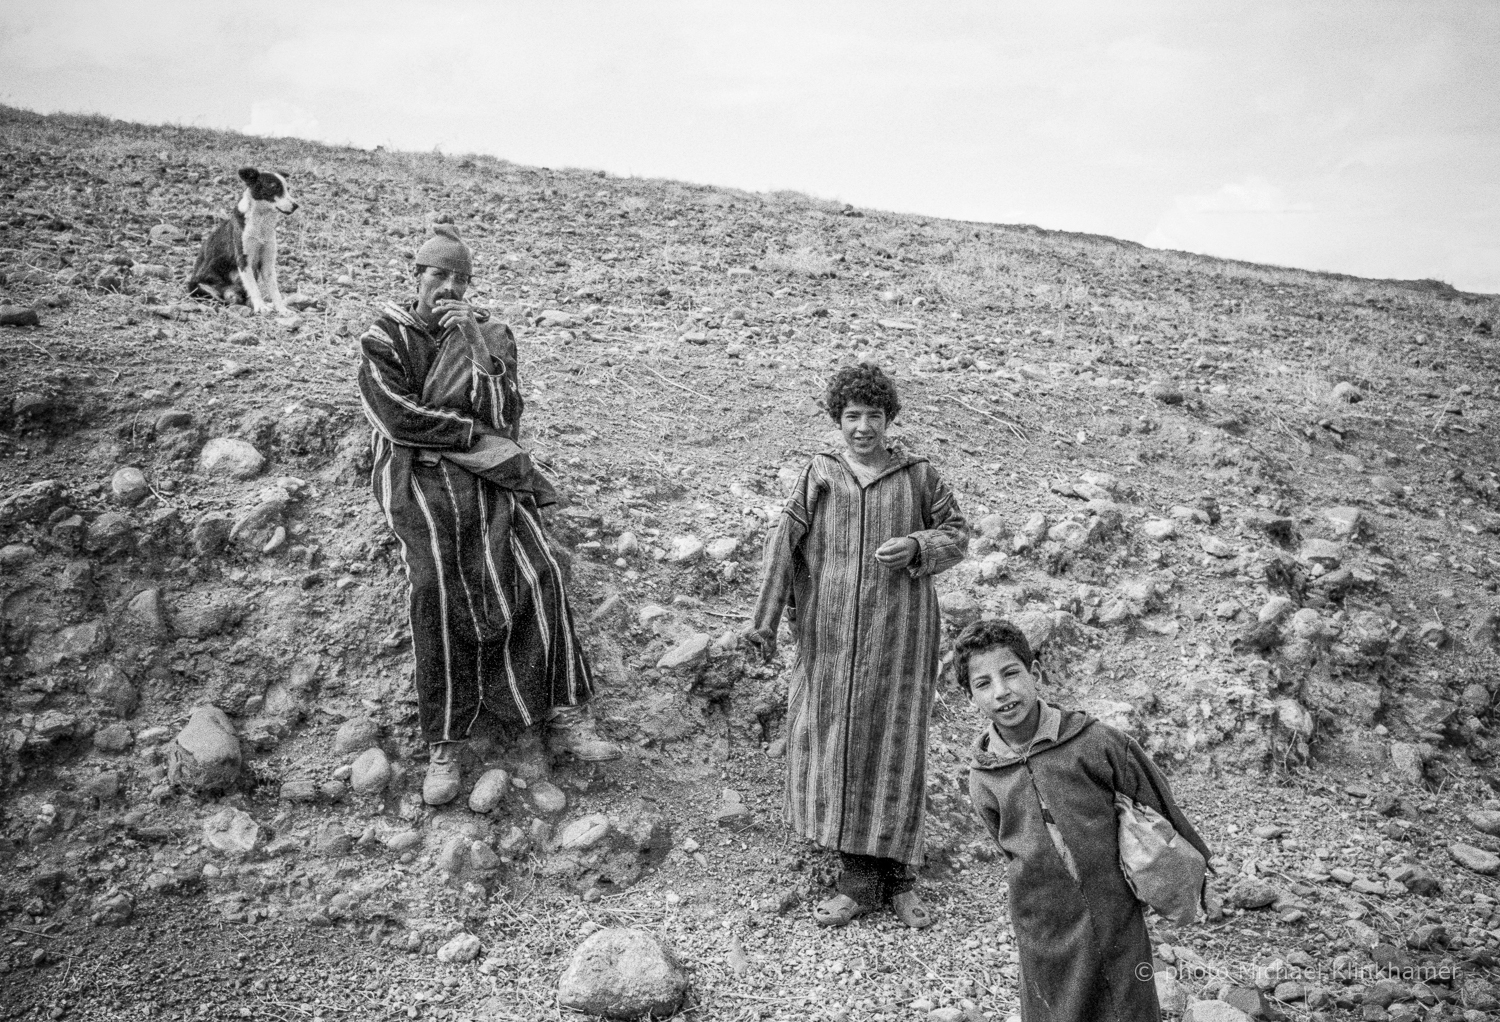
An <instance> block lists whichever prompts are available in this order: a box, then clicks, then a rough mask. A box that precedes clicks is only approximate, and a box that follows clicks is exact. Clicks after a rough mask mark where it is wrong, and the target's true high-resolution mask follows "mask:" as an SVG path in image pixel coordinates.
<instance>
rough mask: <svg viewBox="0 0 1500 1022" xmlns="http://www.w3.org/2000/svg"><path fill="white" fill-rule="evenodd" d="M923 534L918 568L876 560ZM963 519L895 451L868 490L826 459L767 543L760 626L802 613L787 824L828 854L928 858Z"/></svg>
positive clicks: (929, 474)
mask: <svg viewBox="0 0 1500 1022" xmlns="http://www.w3.org/2000/svg"><path fill="white" fill-rule="evenodd" d="M898 536H910V537H912V538H914V539H915V540H916V541H917V544H918V547H919V554H918V556H917V559H916V560H914V561H913V562H912V564H911V565H910V566H909V567H908V568H904V569H899V570H894V571H893V570H891V569H890V568H886V567H884V566H883V565H881V564H880V563H879V562H877V561H876V560H875V551H876V549H877V548H879V546H880V545H881V544H882V543H884V542H885V541H886V540H888V539H891V538H893V537H898ZM967 546H968V537H967V534H966V531H965V525H964V519H963V515H962V514H961V513H960V511H959V508H958V504H957V502H956V501H955V500H954V497H953V494H952V492H951V491H950V490H949V489H948V487H947V485H946V484H945V483H943V481H942V480H941V479H939V478H938V475H937V472H936V470H934V469H933V467H932V465H931V464H929V463H928V461H927V459H925V458H920V457H914V456H911V455H909V454H907V453H906V452H904V451H902V450H900V449H899V448H893V450H892V452H891V462H890V464H889V465H888V466H887V467H886V469H885V471H884V472H882V473H881V474H880V475H879V476H878V477H876V479H875V480H874V481H873V482H871V483H870V484H869V485H868V486H865V487H861V486H860V484H859V481H858V480H857V479H856V478H855V476H854V472H853V470H852V469H850V468H849V466H848V464H847V463H846V462H845V461H844V458H843V456H842V455H841V454H831V453H830V454H819V455H816V456H815V457H814V458H813V459H812V462H811V463H810V464H809V465H808V466H807V468H806V469H804V470H803V473H802V477H801V478H800V479H799V480H798V482H797V489H796V491H795V492H794V494H793V495H792V498H791V500H790V501H789V502H788V504H787V507H786V509H785V510H784V511H783V512H782V515H781V518H780V520H779V521H778V522H777V524H776V526H775V527H774V528H773V529H772V531H771V533H770V535H769V536H768V537H767V539H766V554H767V557H766V574H765V579H764V581H763V583H762V585H761V594H760V601H759V603H758V605H757V606H756V610H755V618H754V620H755V626H756V627H757V628H763V629H770V630H772V631H774V630H775V629H776V627H777V625H778V623H779V621H780V618H781V614H782V610H783V608H786V609H787V610H788V613H789V616H790V615H791V611H792V609H793V608H795V615H794V620H793V630H794V632H795V634H796V637H797V656H796V661H795V663H794V664H793V666H792V677H791V681H790V685H789V694H788V706H787V788H786V811H787V822H788V824H789V825H790V826H791V828H792V829H793V830H794V831H795V832H796V833H798V834H801V835H802V836H803V837H806V838H810V839H811V840H813V841H815V842H816V843H818V844H820V845H823V846H824V847H827V848H834V849H838V850H839V851H842V852H853V853H856V854H859V855H875V856H880V857H882V858H888V859H896V860H898V861H900V862H904V863H908V864H920V862H921V859H922V822H923V816H924V812H925V808H926V806H925V803H926V791H925V785H926V776H927V718H928V714H929V712H930V711H931V709H932V696H933V690H934V687H935V685H936V681H937V672H938V641H939V620H938V604H937V593H936V591H935V590H934V588H933V583H932V576H934V575H936V574H938V573H939V572H941V571H944V570H946V569H948V568H950V567H952V566H953V565H954V564H957V563H958V562H959V561H960V560H962V559H963V556H964V552H965V550H966V549H967Z"/></svg>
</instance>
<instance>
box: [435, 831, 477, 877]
mask: <svg viewBox="0 0 1500 1022" xmlns="http://www.w3.org/2000/svg"><path fill="white" fill-rule="evenodd" d="M470 844H471V842H470V841H469V839H468V838H467V837H465V836H464V835H462V834H454V835H453V836H452V837H450V838H448V840H446V841H444V842H443V847H442V848H440V849H439V850H438V854H437V867H438V869H440V870H442V871H443V872H444V873H447V874H448V875H449V876H457V875H458V874H459V873H462V872H463V869H464V867H465V866H466V865H468V863H469V845H470Z"/></svg>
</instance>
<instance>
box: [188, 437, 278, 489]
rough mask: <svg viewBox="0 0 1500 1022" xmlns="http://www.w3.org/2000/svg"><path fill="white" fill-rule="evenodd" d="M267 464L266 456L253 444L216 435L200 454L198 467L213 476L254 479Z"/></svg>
mask: <svg viewBox="0 0 1500 1022" xmlns="http://www.w3.org/2000/svg"><path fill="white" fill-rule="evenodd" d="M265 466H266V459H265V457H264V456H263V455H262V454H261V453H260V452H259V451H257V450H256V449H255V448H254V447H253V446H251V445H250V444H247V443H246V442H245V441H243V440H235V439H232V438H230V437H215V438H214V439H212V440H210V441H209V442H208V443H206V444H204V445H203V450H202V451H201V452H200V453H199V455H198V467H199V468H201V469H202V470H203V471H204V472H205V473H207V474H208V475H211V476H228V477H229V478H231V479H253V478H254V477H256V476H258V475H260V472H261V469H263V468H265Z"/></svg>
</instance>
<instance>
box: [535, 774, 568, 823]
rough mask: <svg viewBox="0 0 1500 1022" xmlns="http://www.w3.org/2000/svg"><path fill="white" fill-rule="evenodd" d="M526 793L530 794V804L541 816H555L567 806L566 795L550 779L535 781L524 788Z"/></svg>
mask: <svg viewBox="0 0 1500 1022" xmlns="http://www.w3.org/2000/svg"><path fill="white" fill-rule="evenodd" d="M526 793H527V794H528V795H529V796H531V804H532V805H533V806H535V807H536V811H537V812H538V813H540V814H542V815H543V816H556V815H557V814H558V813H560V812H562V811H563V810H564V809H566V808H568V796H566V795H564V794H563V792H562V789H561V788H559V787H558V786H557V785H555V784H553V783H552V782H551V781H536V782H534V783H533V784H532V785H531V786H530V787H529V788H527V789H526Z"/></svg>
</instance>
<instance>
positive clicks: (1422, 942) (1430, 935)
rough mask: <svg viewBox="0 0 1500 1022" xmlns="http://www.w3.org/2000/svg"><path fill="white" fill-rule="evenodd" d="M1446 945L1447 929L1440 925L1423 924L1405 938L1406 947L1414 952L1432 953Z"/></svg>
mask: <svg viewBox="0 0 1500 1022" xmlns="http://www.w3.org/2000/svg"><path fill="white" fill-rule="evenodd" d="M1447 943H1448V928H1447V927H1446V926H1444V925H1443V924H1442V923H1424V924H1423V925H1421V926H1418V927H1417V928H1416V929H1415V930H1413V931H1412V932H1411V935H1410V936H1408V937H1407V938H1406V946H1407V947H1409V948H1411V949H1413V950H1415V951H1434V950H1437V949H1438V948H1441V947H1444V946H1446V945H1447Z"/></svg>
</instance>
